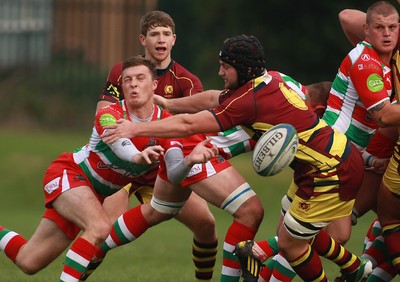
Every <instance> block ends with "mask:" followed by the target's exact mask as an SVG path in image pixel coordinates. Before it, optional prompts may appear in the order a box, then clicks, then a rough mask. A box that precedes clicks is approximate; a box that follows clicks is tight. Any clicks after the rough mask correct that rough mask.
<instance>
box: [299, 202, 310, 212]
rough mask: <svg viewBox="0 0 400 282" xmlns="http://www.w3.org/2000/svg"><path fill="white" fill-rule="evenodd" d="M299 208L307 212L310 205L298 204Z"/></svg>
mask: <svg viewBox="0 0 400 282" xmlns="http://www.w3.org/2000/svg"><path fill="white" fill-rule="evenodd" d="M299 208H300V209H302V210H303V211H308V210H309V209H310V205H309V204H307V203H299Z"/></svg>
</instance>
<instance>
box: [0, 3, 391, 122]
mask: <svg viewBox="0 0 400 282" xmlns="http://www.w3.org/2000/svg"><path fill="white" fill-rule="evenodd" d="M373 2H374V1H372V0H371V1H365V0H364V1H345V0H336V1H317V0H315V1H311V0H310V1H307V0H306V1H261V0H247V1H223V0H191V1H187V0H186V1H185V0H159V1H157V0H0V99H1V101H2V103H1V104H0V112H1V113H2V119H0V126H1V127H24V128H26V127H29V128H31V127H35V126H38V127H41V128H50V129H67V128H68V129H74V130H75V129H76V130H80V129H84V130H87V129H88V128H91V126H92V119H93V114H94V110H95V105H96V102H97V98H98V96H99V93H100V91H101V88H102V86H103V83H104V81H105V79H106V77H107V73H108V70H109V68H110V67H111V66H112V65H113V64H114V63H116V62H117V61H119V60H122V59H124V58H126V57H128V56H131V55H137V54H142V53H143V50H142V47H141V45H140V44H139V40H138V35H139V20H140V17H141V16H142V15H143V14H145V13H146V12H148V11H150V10H154V9H159V10H164V11H166V12H168V13H169V14H170V15H171V16H172V17H173V18H174V20H175V23H176V34H177V42H176V44H175V47H174V49H173V53H172V54H173V58H174V59H175V60H176V61H178V62H180V63H181V64H182V65H184V66H185V67H186V68H188V69H189V70H190V71H192V72H193V73H195V74H196V75H198V76H199V77H200V79H201V80H202V81H203V84H204V87H205V89H209V88H221V87H222V86H223V84H222V80H221V79H220V78H219V77H218V75H217V72H218V51H219V50H220V47H221V45H222V42H223V40H224V39H225V38H227V37H231V36H235V35H238V34H252V35H255V36H257V37H258V38H259V39H260V41H261V42H262V44H263V46H264V48H265V52H266V56H267V60H268V66H269V69H271V70H279V71H281V72H284V73H286V74H288V75H291V76H292V77H294V78H296V79H297V80H299V81H301V82H302V83H304V84H308V83H313V82H316V81H320V80H332V79H333V78H334V76H335V74H336V71H337V68H338V66H339V64H340V62H341V60H342V59H343V57H344V56H345V55H346V54H347V52H348V51H349V50H350V49H351V45H350V43H349V42H348V41H347V39H346V38H345V36H344V34H343V32H342V30H341V27H340V25H339V21H338V16H337V15H338V13H339V11H340V10H342V9H345V8H356V9H361V10H366V8H367V7H368V6H369V5H370V4H371V3H373ZM393 3H394V4H396V5H397V3H396V2H395V1H393Z"/></svg>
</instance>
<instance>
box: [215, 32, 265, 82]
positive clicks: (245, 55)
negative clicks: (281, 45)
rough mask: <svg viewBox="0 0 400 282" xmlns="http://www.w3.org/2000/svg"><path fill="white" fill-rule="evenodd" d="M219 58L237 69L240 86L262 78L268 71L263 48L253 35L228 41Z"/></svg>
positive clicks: (240, 36) (241, 36)
mask: <svg viewBox="0 0 400 282" xmlns="http://www.w3.org/2000/svg"><path fill="white" fill-rule="evenodd" d="M219 58H220V60H221V61H223V62H225V63H227V64H229V65H231V66H232V67H234V68H235V69H236V71H237V72H238V80H239V81H238V84H239V86H242V85H243V84H245V83H246V82H248V81H249V80H251V79H253V78H256V77H258V76H261V74H262V73H263V72H264V70H265V69H266V62H265V54H264V50H263V47H262V45H261V43H260V41H259V40H258V39H257V38H256V37H255V36H252V35H249V36H248V35H244V34H242V35H238V36H235V37H231V38H228V39H226V40H225V41H224V46H223V47H222V50H221V51H220V52H219Z"/></svg>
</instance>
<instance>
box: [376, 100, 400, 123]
mask: <svg viewBox="0 0 400 282" xmlns="http://www.w3.org/2000/svg"><path fill="white" fill-rule="evenodd" d="M368 112H369V113H370V115H371V117H372V119H373V120H374V121H375V122H376V123H378V125H379V127H389V126H400V105H399V104H391V103H390V102H389V100H385V101H383V102H381V103H379V104H378V105H376V106H375V107H373V108H372V109H370V110H369V111H368Z"/></svg>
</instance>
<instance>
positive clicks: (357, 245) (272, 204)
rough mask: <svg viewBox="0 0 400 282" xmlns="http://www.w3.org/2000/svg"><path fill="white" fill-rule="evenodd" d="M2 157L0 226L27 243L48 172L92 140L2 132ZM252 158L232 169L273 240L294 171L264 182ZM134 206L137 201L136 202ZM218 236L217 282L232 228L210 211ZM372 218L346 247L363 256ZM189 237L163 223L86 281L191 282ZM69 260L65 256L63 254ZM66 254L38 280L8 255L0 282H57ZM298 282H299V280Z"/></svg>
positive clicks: (330, 269) (1, 258) (332, 272)
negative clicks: (257, 204)
mask: <svg viewBox="0 0 400 282" xmlns="http://www.w3.org/2000/svg"><path fill="white" fill-rule="evenodd" d="M1 135H2V136H1V141H0V142H1V143H0V144H1V146H0V155H1V156H2V162H1V163H0V175H1V178H0V189H1V191H2V193H1V199H0V225H2V226H6V227H7V228H10V229H12V230H15V231H17V232H19V233H21V234H22V235H24V236H26V237H27V238H29V237H30V236H31V234H32V233H33V232H34V230H35V228H36V226H37V224H38V223H39V221H40V218H41V215H42V213H43V211H44V206H43V201H44V196H43V192H42V177H43V175H44V172H45V170H46V168H47V166H48V165H49V164H50V163H51V161H52V160H54V159H55V158H56V157H57V156H58V155H59V154H60V153H62V152H64V151H73V150H74V149H75V148H77V147H79V146H82V145H83V144H85V143H86V142H87V138H88V134H81V133H75V132H44V131H37V130H32V131H31V130H19V131H15V132H14V131H10V130H2V134H1ZM249 157H250V155H249V154H246V155H244V156H240V157H238V158H236V159H234V160H232V163H233V164H234V165H235V166H236V167H237V169H238V170H239V171H240V172H241V173H242V174H243V176H244V177H245V178H246V179H247V181H248V182H249V183H250V184H251V185H252V187H253V189H254V190H255V191H256V192H257V194H258V195H259V196H260V198H261V200H262V201H263V204H264V208H265V217H264V221H263V223H262V226H261V228H260V230H259V233H258V234H257V236H256V239H263V238H266V237H268V236H272V235H274V234H275V229H276V222H277V220H278V216H279V212H280V200H281V197H282V196H283V195H284V193H285V192H286V189H287V187H288V184H289V182H290V179H291V171H290V170H287V171H284V172H282V173H281V174H279V175H277V176H274V177H268V178H263V177H260V176H257V175H256V174H255V173H254V172H253V170H252V168H251V165H250V162H249ZM132 204H133V205H136V204H137V202H136V200H132ZM211 210H212V211H213V213H214V215H215V217H216V220H217V228H218V234H219V240H220V245H219V253H218V261H217V266H216V268H215V270H216V271H215V275H214V276H215V278H214V281H219V274H218V273H219V271H220V269H221V254H222V242H223V238H224V235H225V231H226V230H227V228H228V226H229V225H230V223H231V220H232V218H231V216H229V215H228V214H226V213H224V212H223V211H221V210H219V209H217V208H214V207H211ZM373 218H374V215H373V214H372V213H369V214H367V215H366V216H364V217H363V218H361V219H360V220H359V224H358V225H357V226H356V227H354V228H353V234H352V238H351V240H350V241H349V243H348V245H347V247H348V248H349V249H350V250H351V251H353V252H355V253H359V252H360V251H361V248H362V244H363V239H364V234H365V232H366V231H367V228H368V226H369V224H370V222H371V221H372V219H373ZM191 238H192V236H191V233H190V231H188V229H186V228H185V227H184V226H183V225H182V224H180V223H178V222H177V221H176V220H170V221H168V222H164V223H162V224H160V225H158V226H156V227H153V228H152V229H150V230H149V231H148V232H147V233H146V234H145V235H144V236H142V237H141V238H139V239H138V240H136V241H135V242H134V243H131V244H129V245H126V246H122V247H120V248H117V249H115V250H113V251H112V252H110V253H109V254H108V255H107V258H106V261H105V263H104V264H103V265H102V266H101V267H100V268H99V269H98V270H97V271H96V272H95V273H94V274H93V275H92V277H91V278H90V279H88V281H98V282H102V281H104V282H106V281H107V282H108V281H118V282H125V281H151V282H153V281H159V282H163V281H175V282H181V281H182V282H184V281H185V282H186V281H193V280H194V279H193V264H192V262H191V241H192V239H191ZM64 254H65V253H64ZM64 254H63V255H62V256H60V257H59V258H58V259H57V260H56V261H54V262H53V263H52V264H50V265H49V266H48V267H47V268H45V269H44V270H42V271H41V272H39V273H38V274H36V275H35V276H27V275H25V274H22V272H21V271H19V269H18V268H17V267H16V266H15V265H13V264H12V263H11V262H10V261H9V260H8V259H7V258H6V256H5V255H4V254H0V277H1V278H0V281H2V282H15V281H18V282H24V281H27V282H29V281H38V282H39V281H40V282H47V281H57V280H58V278H59V275H60V273H61V269H62V263H63V260H64ZM324 265H325V270H326V273H327V275H328V277H329V278H330V279H333V278H334V277H336V276H337V274H338V268H337V266H336V265H334V264H333V263H331V262H327V261H324ZM295 281H299V279H296V280H295Z"/></svg>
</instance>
